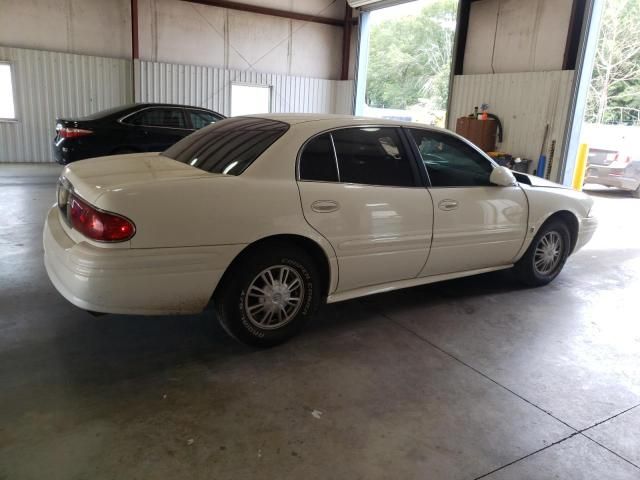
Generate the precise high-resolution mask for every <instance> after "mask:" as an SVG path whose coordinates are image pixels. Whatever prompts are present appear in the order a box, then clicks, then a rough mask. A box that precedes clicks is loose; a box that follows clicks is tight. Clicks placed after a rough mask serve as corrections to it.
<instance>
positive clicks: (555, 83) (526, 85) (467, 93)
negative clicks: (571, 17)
mask: <svg viewBox="0 0 640 480" xmlns="http://www.w3.org/2000/svg"><path fill="white" fill-rule="evenodd" d="M573 76H574V72H573V71H572V70H565V71H550V72H524V73H498V74H486V75H457V76H456V77H455V78H454V81H453V92H452V97H451V115H450V117H449V128H450V129H452V130H455V125H456V119H457V118H459V117H462V116H465V115H468V114H469V113H472V112H473V108H474V107H475V106H478V107H479V106H480V105H482V104H483V103H487V104H489V111H490V112H491V113H495V114H496V115H498V117H500V120H501V121H502V124H503V126H504V141H503V143H502V144H499V145H498V148H499V149H500V150H502V151H505V152H508V153H511V154H513V155H515V156H520V157H523V158H529V159H531V160H533V165H534V166H535V164H536V162H537V160H538V156H539V155H540V147H541V145H542V137H543V135H544V128H545V125H546V124H547V123H548V124H549V135H548V137H547V144H546V152H545V153H546V154H547V156H548V154H549V146H550V145H551V141H552V140H555V141H556V152H555V155H554V162H553V168H552V171H551V179H557V178H558V177H557V173H558V172H557V168H558V165H559V164H560V158H561V157H562V152H561V149H562V140H563V138H564V129H565V124H566V121H567V112H568V111H569V102H570V100H571V88H572V84H573Z"/></svg>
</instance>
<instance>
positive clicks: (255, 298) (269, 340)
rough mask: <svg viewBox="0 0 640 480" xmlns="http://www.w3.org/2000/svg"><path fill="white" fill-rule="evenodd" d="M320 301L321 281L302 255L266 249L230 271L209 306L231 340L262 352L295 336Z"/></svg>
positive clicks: (286, 248)
mask: <svg viewBox="0 0 640 480" xmlns="http://www.w3.org/2000/svg"><path fill="white" fill-rule="evenodd" d="M320 295H321V288H320V276H319V274H318V270H317V268H316V266H315V264H314V262H313V260H312V259H311V257H310V256H309V255H307V254H306V252H304V251H303V250H301V249H299V248H297V247H295V246H293V245H292V246H282V245H273V246H267V245H265V246H263V247H261V248H259V249H256V250H254V251H252V252H249V253H248V254H247V255H246V256H245V257H244V258H242V259H241V260H240V261H239V262H238V263H237V264H236V265H234V266H233V267H232V269H231V271H230V272H228V274H226V275H225V278H224V280H223V284H222V285H221V288H219V289H218V290H217V291H216V294H215V295H214V299H213V301H214V309H215V312H216V314H217V317H218V320H219V321H220V324H221V325H222V327H223V328H224V329H225V331H226V332H227V333H228V334H229V335H231V336H232V337H233V338H235V339H236V340H238V341H240V342H242V343H244V344H246V345H250V346H253V347H261V348H265V347H272V346H274V345H278V344H280V343H283V342H285V341H286V340H288V339H290V338H291V337H293V336H294V335H296V334H297V333H298V332H299V331H300V330H301V329H302V328H303V327H304V325H305V324H306V323H307V322H308V321H309V320H310V318H311V317H312V316H313V314H314V313H315V311H316V310H317V309H318V307H319V306H320V300H321V299H320Z"/></svg>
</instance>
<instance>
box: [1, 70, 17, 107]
mask: <svg viewBox="0 0 640 480" xmlns="http://www.w3.org/2000/svg"><path fill="white" fill-rule="evenodd" d="M13 93H14V92H13V79H12V71H11V64H10V63H6V62H0V119H4V120H15V119H16V109H15V104H14V99H13Z"/></svg>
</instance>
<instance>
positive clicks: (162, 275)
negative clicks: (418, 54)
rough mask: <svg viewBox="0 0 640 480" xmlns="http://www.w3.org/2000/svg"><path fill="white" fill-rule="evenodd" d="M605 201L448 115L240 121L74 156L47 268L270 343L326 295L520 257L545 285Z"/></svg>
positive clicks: (81, 292) (517, 261) (470, 270)
mask: <svg viewBox="0 0 640 480" xmlns="http://www.w3.org/2000/svg"><path fill="white" fill-rule="evenodd" d="M592 203H593V202H592V200H591V199H590V198H589V197H588V196H587V195H584V194H582V193H579V192H575V191H573V190H570V189H567V188H563V187H562V186H561V185H558V184H555V183H551V182H548V181H545V180H542V179H539V178H537V177H532V176H529V175H524V174H519V173H512V172H511V171H509V170H507V169H506V168H504V167H500V166H498V165H496V164H495V163H494V162H493V161H492V160H491V159H490V158H489V157H487V156H486V155H485V154H484V153H483V152H481V151H480V150H478V149H477V148H476V147H475V146H473V145H472V144H470V143H469V142H467V141H466V140H464V139H463V138H461V137H459V136H457V135H455V134H452V133H450V132H448V131H445V130H441V129H436V128H432V127H427V126H422V125H417V124H409V123H402V122H393V121H387V120H379V119H366V118H356V117H349V116H330V115H265V116H260V117H252V116H249V117H236V118H231V119H227V120H224V121H221V122H217V123H216V124H215V125H211V126H209V127H207V128H204V129H202V130H199V131H197V132H195V133H193V134H192V135H189V136H188V137H186V138H184V139H183V140H181V141H179V142H178V143H177V144H175V145H174V146H172V147H171V148H169V149H168V150H166V151H165V152H163V153H149V154H129V155H118V156H113V157H104V158H96V159H91V160H85V161H81V162H77V163H74V164H72V165H70V166H68V167H66V168H65V170H64V172H63V173H62V176H61V177H60V181H59V184H58V192H57V205H55V206H54V207H53V208H52V209H51V210H50V212H49V214H48V217H47V221H46V224H45V228H44V250H45V264H46V268H47V272H48V274H49V277H50V279H51V281H52V282H53V284H54V285H55V287H56V288H57V289H58V291H59V292H60V293H61V294H62V295H63V296H64V297H66V298H67V300H69V301H70V302H71V303H73V304H75V305H76V306H78V307H80V308H83V309H87V310H90V311H94V312H106V313H122V314H142V315H157V314H163V315H164V314H175V313H180V314H187V313H195V312H201V311H203V310H204V309H205V308H206V307H208V306H212V309H213V311H215V313H216V314H217V316H218V318H219V320H220V322H221V323H222V325H223V326H224V328H225V329H226V330H227V331H228V332H229V333H230V334H231V335H232V336H234V337H235V338H237V339H239V340H241V341H243V342H245V343H248V344H252V345H256V346H269V345H274V344H276V343H279V342H282V341H284V340H286V339H287V338H289V337H291V336H292V335H293V334H295V333H296V332H297V331H298V330H300V328H301V327H302V326H303V325H304V324H305V322H306V321H307V320H308V319H309V318H310V317H311V316H312V315H313V313H314V312H315V311H316V309H317V308H318V306H319V305H320V304H321V302H323V301H326V302H329V303H331V302H338V301H341V300H347V299H351V298H355V297H360V296H363V295H369V294H373V293H377V292H383V291H389V290H393V289H398V288H404V287H410V286H414V285H421V284H426V283H431V282H437V281H440V280H447V279H452V278H456V277H463V276H467V275H474V274H478V273H483V272H489V271H493V270H499V269H507V268H513V269H514V271H515V273H516V274H517V276H518V277H519V278H520V279H522V280H523V281H524V282H525V283H527V284H529V285H534V286H535V285H544V284H546V283H548V282H550V281H551V280H553V279H554V278H555V277H556V276H557V275H558V273H559V272H560V270H561V269H562V267H563V265H564V263H565V261H566V259H567V257H568V256H569V254H571V253H572V252H575V251H577V250H578V249H579V248H581V247H582V246H583V245H584V244H585V243H586V242H587V241H589V239H590V238H591V236H592V235H593V232H594V230H595V228H596V220H595V218H594V217H593V216H592V215H591V207H592Z"/></svg>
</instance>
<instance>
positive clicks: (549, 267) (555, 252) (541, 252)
mask: <svg viewBox="0 0 640 480" xmlns="http://www.w3.org/2000/svg"><path fill="white" fill-rule="evenodd" d="M563 247H564V245H563V241H562V237H561V236H560V234H559V233H558V232H556V231H555V230H552V231H550V232H547V233H546V234H545V235H544V236H543V237H542V238H541V239H540V240H539V241H538V245H536V251H535V253H534V255H533V266H534V268H535V270H536V272H538V273H539V274H540V275H549V274H550V273H552V272H553V271H554V270H555V269H556V268H557V266H558V264H559V263H560V260H561V258H562V249H563Z"/></svg>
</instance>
